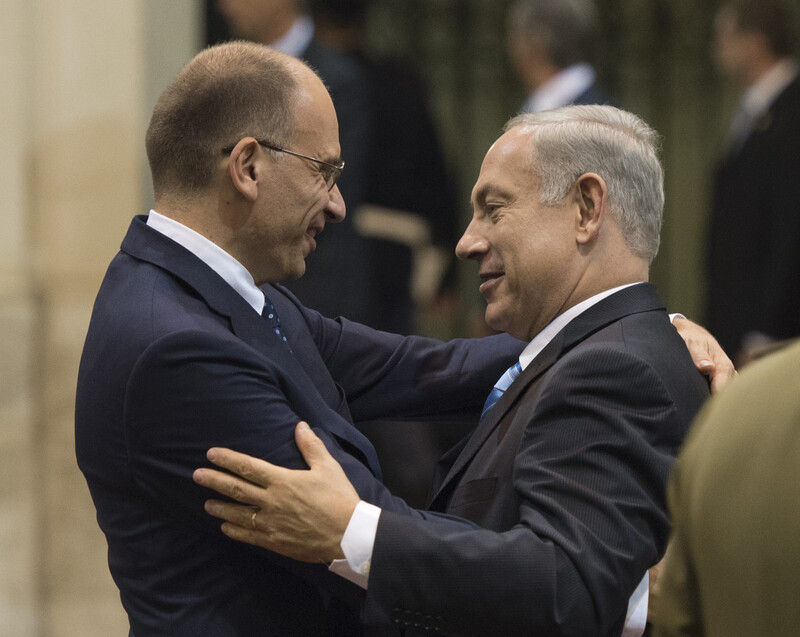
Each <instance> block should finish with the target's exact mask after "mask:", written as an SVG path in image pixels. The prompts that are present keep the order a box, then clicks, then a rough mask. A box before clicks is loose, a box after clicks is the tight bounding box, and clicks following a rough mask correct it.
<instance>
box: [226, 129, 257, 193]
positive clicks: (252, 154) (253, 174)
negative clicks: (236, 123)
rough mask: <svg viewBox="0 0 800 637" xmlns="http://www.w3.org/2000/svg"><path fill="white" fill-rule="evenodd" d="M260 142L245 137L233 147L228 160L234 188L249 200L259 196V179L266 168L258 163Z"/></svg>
mask: <svg viewBox="0 0 800 637" xmlns="http://www.w3.org/2000/svg"><path fill="white" fill-rule="evenodd" d="M258 156H259V155H258V142H257V141H256V140H255V139H254V138H252V137H244V138H242V139H240V140H239V143H238V144H236V146H234V147H233V150H232V151H231V154H230V159H229V161H228V173H229V175H230V178H231V182H232V183H233V186H234V188H236V190H238V191H239V192H240V193H241V194H242V196H243V197H244V198H245V199H247V200H248V201H255V200H256V198H257V197H258V186H259V180H260V179H261V177H262V171H263V170H264V168H263V164H257V159H258Z"/></svg>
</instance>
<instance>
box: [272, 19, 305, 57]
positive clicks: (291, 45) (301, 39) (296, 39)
mask: <svg viewBox="0 0 800 637" xmlns="http://www.w3.org/2000/svg"><path fill="white" fill-rule="evenodd" d="M313 39H314V21H313V20H312V19H311V18H309V17H308V16H307V15H302V16H300V17H298V18H297V19H295V21H294V23H293V24H292V28H291V29H289V30H288V31H287V32H286V35H284V36H282V37H280V38H278V39H277V40H275V42H273V43H272V44H270V46H271V47H272V48H273V49H277V50H278V51H281V52H282V53H286V55H291V56H292V57H295V58H299V57H301V56H302V55H303V53H305V51H306V49H307V48H308V45H309V44H311V40H313Z"/></svg>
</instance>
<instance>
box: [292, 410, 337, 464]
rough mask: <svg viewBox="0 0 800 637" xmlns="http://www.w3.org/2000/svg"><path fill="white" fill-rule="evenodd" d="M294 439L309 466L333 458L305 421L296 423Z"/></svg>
mask: <svg viewBox="0 0 800 637" xmlns="http://www.w3.org/2000/svg"><path fill="white" fill-rule="evenodd" d="M294 440H295V442H296V443H297V448H298V449H300V453H302V454H303V458H305V461H306V464H307V465H308V466H309V467H314V465H318V464H322V463H324V462H327V461H328V460H333V456H331V454H330V453H328V448H327V447H326V446H325V443H324V442H322V440H320V439H319V437H318V436H317V434H315V433H314V432H313V431H312V430H311V427H309V426H308V423H307V422H305V421H302V420H301V421H300V422H299V423H297V427H295V430H294Z"/></svg>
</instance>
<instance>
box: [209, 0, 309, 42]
mask: <svg viewBox="0 0 800 637" xmlns="http://www.w3.org/2000/svg"><path fill="white" fill-rule="evenodd" d="M296 4H297V2H296V0H217V2H216V7H217V11H219V13H220V14H221V15H222V16H223V17H224V18H225V21H226V22H227V23H228V29H229V30H230V32H231V35H233V36H234V37H237V38H245V39H247V40H253V41H255V42H263V43H264V44H270V43H271V42H272V41H273V40H274V39H277V38H278V37H280V36H281V35H283V29H284V27H285V25H286V24H289V25H291V21H292V20H293V19H294V16H295V13H296ZM273 36H274V37H273ZM264 38H268V40H267V41H265V40H264Z"/></svg>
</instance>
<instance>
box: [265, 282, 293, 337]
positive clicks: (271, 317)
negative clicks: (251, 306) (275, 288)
mask: <svg viewBox="0 0 800 637" xmlns="http://www.w3.org/2000/svg"><path fill="white" fill-rule="evenodd" d="M261 316H263V317H264V318H265V319H266V320H267V321H268V322H269V324H270V325H271V326H272V331H273V332H275V334H277V335H278V336H279V337H280V338H281V339H283V342H284V343H286V342H287V341H286V336H284V334H283V331H282V330H281V319H280V318H279V317H278V313H277V312H276V311H275V306H274V305H272V301H270V300H269V297H268V296H267V295H266V294H265V295H264V311H263V312H262V314H261Z"/></svg>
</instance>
